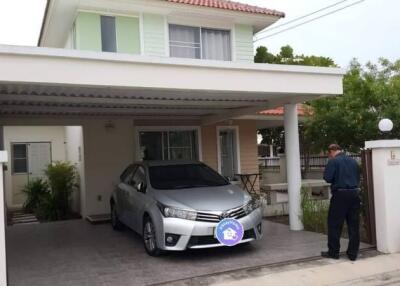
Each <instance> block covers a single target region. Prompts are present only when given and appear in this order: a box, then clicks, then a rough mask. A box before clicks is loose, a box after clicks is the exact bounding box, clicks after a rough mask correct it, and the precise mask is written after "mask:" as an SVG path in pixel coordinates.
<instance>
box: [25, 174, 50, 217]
mask: <svg viewBox="0 0 400 286" xmlns="http://www.w3.org/2000/svg"><path fill="white" fill-rule="evenodd" d="M48 191H49V186H48V185H47V183H46V182H45V181H43V180H42V179H35V180H32V181H30V182H29V183H28V184H26V185H25V186H24V188H23V189H22V192H23V193H24V194H26V197H27V198H26V201H25V203H24V206H23V208H24V210H25V211H26V212H30V213H32V212H34V211H35V210H36V208H37V207H38V205H39V202H40V199H41V198H42V197H43V195H44V194H46V193H47V192H48Z"/></svg>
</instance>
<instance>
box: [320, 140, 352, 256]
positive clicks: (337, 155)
mask: <svg viewBox="0 0 400 286" xmlns="http://www.w3.org/2000/svg"><path fill="white" fill-rule="evenodd" d="M328 152H329V153H328V156H329V161H328V164H327V166H326V168H325V171H324V180H325V181H327V182H328V183H330V184H331V192H332V197H331V201H330V205H329V212H328V251H327V252H321V256H322V257H327V258H333V259H339V251H340V236H341V233H342V228H343V224H344V221H345V220H346V223H347V228H348V233H349V246H348V248H347V252H346V253H347V256H348V257H349V259H350V260H352V261H354V260H356V259H357V255H358V250H359V247H360V234H359V224H360V221H359V212H360V198H359V182H360V171H359V166H358V164H357V162H356V161H355V160H354V159H353V158H350V157H349V156H347V155H346V154H344V153H343V152H342V148H340V146H339V145H337V144H331V145H329V147H328Z"/></svg>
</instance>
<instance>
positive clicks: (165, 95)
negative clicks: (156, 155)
mask: <svg viewBox="0 0 400 286" xmlns="http://www.w3.org/2000/svg"><path fill="white" fill-rule="evenodd" d="M0 62H1V63H2V71H3V72H2V73H0V103H1V106H0V114H1V115H9V116H20V115H34V116H49V115H51V116H153V117H154V116H159V115H164V116H175V117H179V116H186V117H188V116H189V117H194V118H200V119H201V121H202V123H204V124H209V123H212V122H218V121H222V120H225V119H231V118H237V117H240V116H243V115H251V114H256V113H257V112H259V111H261V110H265V109H271V108H275V107H278V106H282V105H284V104H287V103H298V102H303V101H305V100H310V99H313V98H316V97H319V96H321V95H324V96H329V95H338V94H341V93H342V77H343V74H344V71H343V70H341V69H337V68H316V67H302V66H287V65H286V66H283V65H281V66H280V65H268V64H243V63H235V62H218V61H200V60H187V59H176V58H153V57H144V56H134V55H124V54H113V53H97V52H83V51H76V50H63V49H51V48H37V47H15V46H0ZM4 71H7V72H4Z"/></svg>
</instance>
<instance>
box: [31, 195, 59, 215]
mask: <svg viewBox="0 0 400 286" xmlns="http://www.w3.org/2000/svg"><path fill="white" fill-rule="evenodd" d="M35 214H36V216H37V217H38V218H39V219H41V220H47V221H53V220H59V219H62V218H63V217H62V216H60V215H59V211H58V209H57V203H56V200H55V199H54V196H53V194H52V193H51V192H47V193H45V194H43V196H41V198H40V201H39V203H38V206H37V208H36V210H35Z"/></svg>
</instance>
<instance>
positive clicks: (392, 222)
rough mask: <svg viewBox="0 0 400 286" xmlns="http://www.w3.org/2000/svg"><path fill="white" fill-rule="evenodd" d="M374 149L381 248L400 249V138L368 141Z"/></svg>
mask: <svg viewBox="0 0 400 286" xmlns="http://www.w3.org/2000/svg"><path fill="white" fill-rule="evenodd" d="M365 148H367V149H372V173H373V181H374V201H375V224H376V244H377V249H378V251H380V252H383V253H395V252H400V221H399V218H400V207H399V202H400V176H399V174H400V140H378V141H368V142H365Z"/></svg>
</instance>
